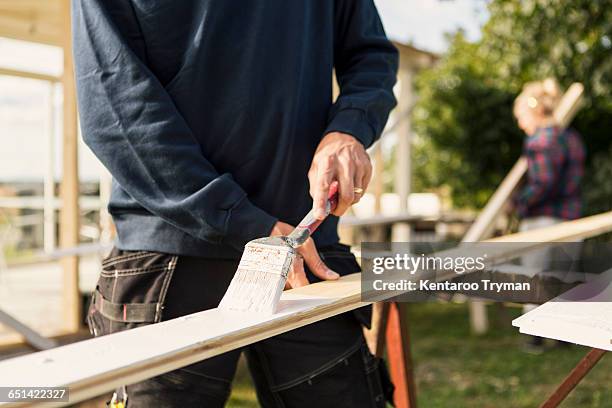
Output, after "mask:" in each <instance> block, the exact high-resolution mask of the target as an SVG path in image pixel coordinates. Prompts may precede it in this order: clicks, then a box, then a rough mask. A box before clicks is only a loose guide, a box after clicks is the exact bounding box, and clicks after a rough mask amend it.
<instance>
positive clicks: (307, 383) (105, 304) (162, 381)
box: [88, 244, 393, 408]
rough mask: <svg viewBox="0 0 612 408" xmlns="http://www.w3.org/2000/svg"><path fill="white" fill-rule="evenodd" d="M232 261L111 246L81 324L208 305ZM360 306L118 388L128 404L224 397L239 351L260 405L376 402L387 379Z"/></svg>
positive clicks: (334, 253)
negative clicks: (374, 353)
mask: <svg viewBox="0 0 612 408" xmlns="http://www.w3.org/2000/svg"><path fill="white" fill-rule="evenodd" d="M320 253H321V256H322V257H323V259H324V261H325V262H326V263H327V264H328V265H329V266H330V267H331V268H332V269H333V270H335V271H337V272H338V273H340V274H349V273H353V272H358V271H359V265H358V264H357V262H356V261H355V258H354V257H353V255H352V254H351V253H350V252H349V250H348V247H346V246H344V245H341V244H336V245H334V246H331V247H328V248H323V249H321V250H320ZM236 268H237V261H236V260H220V259H206V258H198V257H189V256H176V255H169V254H161V253H154V252H146V251H122V250H119V249H116V248H115V249H113V251H112V252H111V254H110V255H109V256H108V257H107V258H106V259H105V260H104V262H103V265H102V272H101V275H100V278H99V281H98V285H97V287H96V291H95V292H94V300H93V302H92V304H91V306H90V308H89V313H88V323H89V326H90V329H91V331H92V333H93V334H94V335H96V336H101V335H105V334H108V333H113V332H117V331H121V330H127V329H130V328H133V327H138V326H141V325H145V324H152V323H156V322H159V321H162V320H168V319H172V318H176V317H180V316H184V315H186V314H190V313H195V312H198V311H202V310H206V309H210V308H213V307H216V306H217V305H218V303H219V301H220V300H221V297H222V296H223V294H224V293H225V290H226V288H227V286H228V285H229V282H230V280H231V279H232V276H233V274H234V272H235V271H236ZM307 274H308V278H309V279H310V280H311V281H312V282H314V281H316V280H317V278H316V277H314V275H312V274H311V273H310V272H309V271H307ZM124 304H128V310H127V313H126V310H124V309H123V307H122V306H123V305H124ZM368 311H369V310H368V309H366V310H360V311H357V312H356V313H355V312H348V313H344V314H341V315H338V316H334V317H332V318H329V319H326V320H323V321H320V322H317V323H313V324H311V325H308V326H305V327H302V328H299V329H295V330H292V331H290V332H287V333H284V334H281V335H278V336H275V337H272V338H269V339H266V340H263V341H260V342H258V343H255V344H252V345H249V346H247V347H244V348H243V349H239V350H234V351H230V352H228V353H225V354H222V355H220V356H216V357H213V358H210V359H207V360H203V361H200V362H198V363H195V364H192V365H190V366H187V367H184V368H181V369H178V370H175V371H172V372H169V373H166V374H163V375H160V376H157V377H154V378H151V379H149V380H146V381H143V382H140V383H137V384H132V385H128V386H127V387H125V388H122V389H121V390H119V391H118V394H119V397H122V396H123V394H124V392H125V393H126V394H127V397H128V399H127V403H128V408H140V407H152V406H156V407H181V408H190V407H223V406H224V405H225V403H226V401H227V399H228V397H229V395H230V391H231V383H232V379H233V377H234V374H235V372H236V367H237V363H238V359H239V357H240V354H241V353H242V352H244V353H245V355H246V358H247V362H248V366H249V370H250V372H251V376H252V378H253V381H254V384H255V387H256V391H257V397H258V400H259V403H260V405H261V406H263V407H277V408H280V407H298V408H300V407H333V408H342V407H351V408H359V407H363V408H366V407H367V408H370V407H384V406H385V404H386V401H387V400H390V395H391V394H392V391H393V386H392V385H391V383H390V381H389V379H388V375H387V372H386V369H385V367H384V364H383V362H382V361H381V360H380V359H377V358H375V357H374V356H372V355H371V354H370V352H369V350H368V348H367V346H366V345H365V342H364V339H363V334H362V327H361V326H362V324H363V323H367V319H368V317H369V315H368ZM169 335H171V334H170V333H169Z"/></svg>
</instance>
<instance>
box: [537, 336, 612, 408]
mask: <svg viewBox="0 0 612 408" xmlns="http://www.w3.org/2000/svg"><path fill="white" fill-rule="evenodd" d="M605 353H606V351H605V350H600V349H595V348H594V349H591V350H589V352H588V353H587V354H586V355H585V356H584V357H583V358H582V360H580V362H579V363H578V364H577V365H576V367H574V369H573V370H572V371H571V372H570V373H569V374H568V376H567V377H566V378H565V380H563V382H562V383H561V384H560V385H559V387H557V389H556V390H555V391H554V392H553V393H552V395H551V396H550V397H548V399H547V400H546V402H544V403H543V404H542V405H540V408H556V407H558V406H559V404H561V403H562V402H563V401H564V400H565V398H566V397H567V396H568V395H569V393H570V392H571V391H572V390H573V389H574V388H576V385H578V383H579V382H580V381H582V379H583V378H584V377H585V376H586V375H587V374H588V373H589V371H591V369H592V368H593V367H595V365H596V364H597V362H598V361H599V360H601V358H602V357H603V355H604V354H605Z"/></svg>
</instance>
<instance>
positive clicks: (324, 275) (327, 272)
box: [270, 221, 340, 288]
mask: <svg viewBox="0 0 612 408" xmlns="http://www.w3.org/2000/svg"><path fill="white" fill-rule="evenodd" d="M291 231H293V227H292V226H291V225H289V224H285V223H284V222H280V221H278V222H277V223H276V224H274V228H272V232H271V233H270V236H271V237H274V236H281V235H284V236H287V235H289V234H290V233H291ZM298 254H299V256H297V257H296V259H295V261H293V264H292V265H291V270H290V271H289V276H288V277H287V286H289V287H291V288H298V287H300V286H305V285H308V279H306V273H305V272H304V262H306V265H307V266H308V268H309V269H310V270H311V271H312V273H314V274H315V275H316V276H318V277H319V278H321V279H323V280H336V279H338V278H339V277H340V275H338V274H337V273H336V272H334V271H332V270H331V269H329V268H328V267H327V265H325V263H323V260H322V259H321V257H320V256H319V253H318V252H317V248H316V247H315V243H314V241H313V240H312V238H308V240H307V241H306V243H304V245H302V246H301V247H299V248H298Z"/></svg>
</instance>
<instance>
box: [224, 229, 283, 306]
mask: <svg viewBox="0 0 612 408" xmlns="http://www.w3.org/2000/svg"><path fill="white" fill-rule="evenodd" d="M294 257H295V250H294V249H293V248H291V247H290V246H289V245H288V244H287V242H286V241H285V240H284V239H283V238H262V239H258V240H255V241H251V242H249V243H248V244H247V245H246V246H245V248H244V253H243V254H242V258H240V263H239V264H238V270H237V271H236V274H235V275H234V278H233V279H232V282H231V283H230V286H229V288H228V289H227V292H225V295H224V296H223V299H222V300H221V303H220V304H219V308H221V309H229V310H237V311H243V312H257V313H265V314H272V313H274V312H275V311H276V307H277V305H278V302H279V299H280V296H281V294H282V292H283V289H284V288H285V282H286V281H287V274H288V273H289V269H290V268H291V263H292V262H293V259H294Z"/></svg>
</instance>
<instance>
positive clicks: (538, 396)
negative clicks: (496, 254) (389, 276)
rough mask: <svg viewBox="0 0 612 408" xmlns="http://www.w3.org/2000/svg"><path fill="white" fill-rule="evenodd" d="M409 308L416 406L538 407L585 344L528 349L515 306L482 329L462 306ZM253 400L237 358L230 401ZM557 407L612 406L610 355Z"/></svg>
mask: <svg viewBox="0 0 612 408" xmlns="http://www.w3.org/2000/svg"><path fill="white" fill-rule="evenodd" d="M408 308H409V310H408V313H409V316H410V321H411V335H412V343H413V347H412V353H413V358H414V361H415V365H416V383H417V397H418V404H419V408H434V407H435V408H447V407H452V408H459V407H469V408H480V407H483V408H484V407H487V408H488V407H495V408H506V407H510V408H522V407H530V408H531V407H537V406H538V405H539V404H540V403H541V402H543V400H544V399H545V398H546V396H547V395H548V394H549V393H550V392H551V391H552V390H553V389H554V387H555V386H556V385H557V384H558V383H559V382H561V380H562V379H563V378H564V377H565V375H566V374H567V373H568V372H569V370H570V369H571V368H572V367H573V366H574V365H575V364H576V363H577V362H578V361H579V360H580V358H581V357H582V356H583V355H584V354H585V353H586V352H587V351H588V349H587V348H585V347H578V346H571V347H563V348H552V347H551V349H549V350H547V351H546V352H545V353H543V354H541V355H531V354H527V353H525V352H524V351H522V350H521V345H522V343H523V342H524V341H525V337H524V336H522V335H520V334H519V333H518V330H517V329H516V328H514V327H512V326H511V325H510V321H511V320H512V319H513V318H514V317H516V316H518V315H519V314H520V310H519V309H517V308H506V309H499V308H498V307H497V305H494V306H489V316H490V317H491V320H492V329H491V330H490V331H489V333H488V334H486V335H484V336H473V335H471V334H470V333H469V327H468V314H467V306H466V305H462V304H433V303H427V304H409V305H408ZM257 406H258V404H257V400H256V398H255V393H254V390H253V388H252V386H251V383H250V380H249V377H248V373H247V370H246V367H245V366H244V364H242V365H241V367H240V369H239V372H238V376H237V378H236V381H235V384H234V390H233V392H232V397H231V400H230V403H229V407H257ZM562 407H564V408H569V407H572V408H574V407H576V408H578V407H579V408H603V407H612V356H610V355H606V356H604V357H603V359H602V360H601V361H600V362H599V363H598V365H597V366H595V368H594V369H593V370H592V371H591V372H590V373H589V374H588V375H587V377H586V378H585V379H584V380H583V381H582V382H581V383H580V384H579V385H578V387H577V388H576V389H575V390H574V391H573V392H572V393H571V394H570V396H569V397H568V399H567V400H566V401H565V403H564V404H563V405H562Z"/></svg>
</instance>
